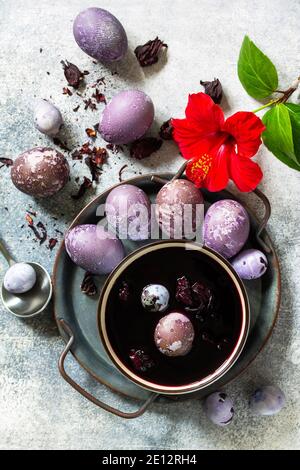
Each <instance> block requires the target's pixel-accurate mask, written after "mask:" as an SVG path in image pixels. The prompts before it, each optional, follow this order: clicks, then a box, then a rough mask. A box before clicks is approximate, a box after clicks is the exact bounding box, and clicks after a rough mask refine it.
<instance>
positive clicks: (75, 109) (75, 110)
mask: <svg viewBox="0 0 300 470" xmlns="http://www.w3.org/2000/svg"><path fill="white" fill-rule="evenodd" d="M79 108H80V104H79V105H78V106H76V107H75V108H73V111H74V113H77V111H78V109H79Z"/></svg>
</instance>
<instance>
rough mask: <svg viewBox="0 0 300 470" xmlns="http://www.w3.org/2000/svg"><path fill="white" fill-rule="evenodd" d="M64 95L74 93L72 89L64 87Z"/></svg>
mask: <svg viewBox="0 0 300 470" xmlns="http://www.w3.org/2000/svg"><path fill="white" fill-rule="evenodd" d="M63 95H68V96H72V95H73V93H72V92H71V90H70V89H69V88H67V87H63Z"/></svg>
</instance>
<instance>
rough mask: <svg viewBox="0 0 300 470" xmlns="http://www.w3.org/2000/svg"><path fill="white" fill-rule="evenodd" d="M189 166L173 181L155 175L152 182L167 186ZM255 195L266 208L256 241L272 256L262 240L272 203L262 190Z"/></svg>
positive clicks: (255, 191)
mask: <svg viewBox="0 0 300 470" xmlns="http://www.w3.org/2000/svg"><path fill="white" fill-rule="evenodd" d="M187 164H188V161H185V162H184V163H183V164H182V165H181V167H180V168H179V170H178V171H177V172H176V173H175V175H174V176H173V178H172V179H171V180H167V179H165V178H161V177H160V176H155V175H153V176H152V177H151V181H154V182H156V183H159V184H166V183H168V182H170V181H174V180H176V179H178V178H180V177H181V176H182V175H183V174H184V172H185V169H186V166H187ZM253 193H254V194H256V196H257V197H258V198H259V199H260V200H261V201H262V203H263V205H264V207H265V213H264V216H263V218H262V220H261V222H260V224H259V226H258V229H257V231H256V240H257V242H258V243H259V245H260V246H261V247H262V249H263V250H265V252H266V253H268V254H270V253H271V252H272V248H271V247H270V246H269V245H268V244H267V243H266V242H265V241H264V239H263V238H262V232H263V231H264V229H265V228H266V225H267V223H268V220H269V218H270V216H271V204H270V201H269V199H268V198H267V196H266V195H265V194H264V193H263V192H262V191H261V190H260V189H258V188H256V189H254V191H253Z"/></svg>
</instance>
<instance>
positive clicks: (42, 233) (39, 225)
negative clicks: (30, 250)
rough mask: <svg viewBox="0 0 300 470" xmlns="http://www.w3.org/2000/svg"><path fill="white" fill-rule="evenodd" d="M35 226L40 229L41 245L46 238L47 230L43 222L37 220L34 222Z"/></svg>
mask: <svg viewBox="0 0 300 470" xmlns="http://www.w3.org/2000/svg"><path fill="white" fill-rule="evenodd" d="M36 226H37V228H38V229H39V230H40V238H39V240H40V245H42V244H43V243H44V242H45V241H46V240H47V230H46V227H45V225H44V224H43V222H38V223H37V224H36Z"/></svg>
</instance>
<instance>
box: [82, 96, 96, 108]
mask: <svg viewBox="0 0 300 470" xmlns="http://www.w3.org/2000/svg"><path fill="white" fill-rule="evenodd" d="M83 102H84V104H85V107H84V109H88V108H89V109H91V110H92V111H95V109H97V106H96V105H95V103H93V101H92V100H91V98H89V99H88V100H83Z"/></svg>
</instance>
